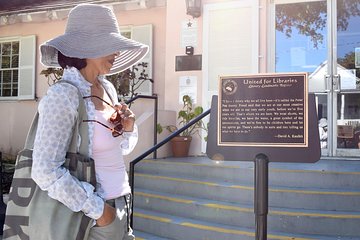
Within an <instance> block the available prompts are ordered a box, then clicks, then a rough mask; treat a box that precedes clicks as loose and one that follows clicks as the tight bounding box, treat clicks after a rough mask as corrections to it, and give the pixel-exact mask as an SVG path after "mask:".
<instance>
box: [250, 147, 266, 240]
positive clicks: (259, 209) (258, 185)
mask: <svg viewBox="0 0 360 240" xmlns="http://www.w3.org/2000/svg"><path fill="white" fill-rule="evenodd" d="M254 173H255V183H254V184H255V188H254V198H255V199H254V212H255V228H256V233H255V239H256V240H266V239H267V214H268V206H269V205H268V195H269V194H268V193H269V158H268V157H267V156H266V155H265V154H262V153H260V154H258V155H256V157H255V171H254Z"/></svg>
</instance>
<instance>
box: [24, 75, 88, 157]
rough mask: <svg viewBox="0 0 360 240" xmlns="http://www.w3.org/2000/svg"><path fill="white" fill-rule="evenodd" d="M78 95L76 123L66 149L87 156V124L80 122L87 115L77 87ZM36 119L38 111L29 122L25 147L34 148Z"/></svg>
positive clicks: (37, 119) (63, 81)
mask: <svg viewBox="0 0 360 240" xmlns="http://www.w3.org/2000/svg"><path fill="white" fill-rule="evenodd" d="M58 83H68V84H71V85H73V86H74V84H72V83H70V82H68V81H65V80H61V81H58ZM78 96H79V106H78V116H77V119H76V124H75V126H74V132H73V135H72V139H71V142H70V145H69V150H68V151H69V152H72V153H77V152H79V153H81V154H83V155H85V156H89V149H88V147H89V133H88V131H89V129H88V124H81V123H82V121H83V120H84V118H85V117H86V116H87V114H86V107H85V101H84V99H83V97H82V95H81V93H80V91H79V89H78ZM38 121H39V112H36V114H35V116H34V119H33V121H32V123H31V126H30V129H29V132H28V135H27V137H26V142H25V148H26V149H33V148H34V141H35V135H36V131H37V126H38ZM79 133H80V138H81V144H80V148H79V151H77V148H78V136H79Z"/></svg>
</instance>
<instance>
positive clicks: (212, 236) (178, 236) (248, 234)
mask: <svg viewBox="0 0 360 240" xmlns="http://www.w3.org/2000/svg"><path fill="white" fill-rule="evenodd" d="M134 229H135V230H137V229H141V231H146V232H156V233H157V234H158V235H160V236H162V237H165V238H169V239H174V240H204V239H206V240H220V239H221V240H237V239H238V240H253V239H254V238H255V232H254V231H255V230H254V229H251V228H244V227H234V226H229V225H225V224H214V223H209V222H205V221H198V220H193V219H190V218H182V217H178V216H173V215H169V214H161V213H158V212H154V211H149V210H143V209H140V208H135V209H134ZM267 239H279V240H285V239H292V240H310V239H322V240H330V239H331V240H335V239H338V240H339V239H342V240H350V239H351V240H355V239H358V238H353V237H340V238H339V237H329V236H324V235H304V234H302V235H299V234H283V233H279V232H270V231H268V235H267Z"/></svg>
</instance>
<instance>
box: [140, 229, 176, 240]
mask: <svg viewBox="0 0 360 240" xmlns="http://www.w3.org/2000/svg"><path fill="white" fill-rule="evenodd" d="M134 234H135V238H136V240H171V239H170V238H162V237H158V236H154V235H152V234H150V233H145V232H141V231H134Z"/></svg>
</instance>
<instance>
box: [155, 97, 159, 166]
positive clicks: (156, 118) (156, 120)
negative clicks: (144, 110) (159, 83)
mask: <svg viewBox="0 0 360 240" xmlns="http://www.w3.org/2000/svg"><path fill="white" fill-rule="evenodd" d="M154 96H156V98H155V106H154V146H155V145H156V144H157V122H158V97H157V95H154ZM154 158H155V159H156V158H157V150H155V151H154Z"/></svg>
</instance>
